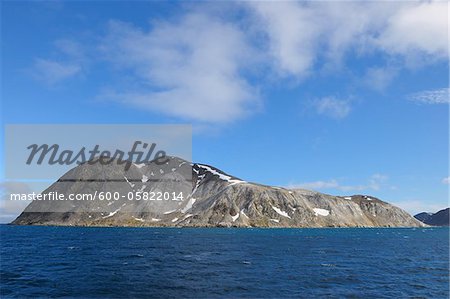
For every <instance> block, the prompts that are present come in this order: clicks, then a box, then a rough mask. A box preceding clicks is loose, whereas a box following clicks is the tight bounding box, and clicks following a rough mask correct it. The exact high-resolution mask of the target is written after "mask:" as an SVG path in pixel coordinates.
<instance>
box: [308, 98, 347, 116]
mask: <svg viewBox="0 0 450 299" xmlns="http://www.w3.org/2000/svg"><path fill="white" fill-rule="evenodd" d="M312 105H313V107H314V108H315V110H316V112H317V113H318V114H321V115H325V116H329V117H331V118H335V119H342V118H345V117H346V116H347V115H348V114H349V113H350V111H351V106H350V101H349V100H340V99H337V98H335V97H325V98H321V99H317V100H314V101H313V102H312Z"/></svg>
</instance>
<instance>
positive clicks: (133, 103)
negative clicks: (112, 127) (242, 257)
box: [1, 1, 449, 213]
mask: <svg viewBox="0 0 450 299" xmlns="http://www.w3.org/2000/svg"><path fill="white" fill-rule="evenodd" d="M1 5H2V12H1V13H2V21H1V22H2V95H1V96H2V126H4V125H5V124H11V123H28V124H29V123H36V124H41V123H47V124H48V123H50V124H52V123H55V124H57V123H83V124H85V123H87V124H89V123H111V124H120V123H124V124H125V123H133V124H140V123H156V124H164V123H180V124H185V123H188V124H192V125H193V128H194V136H193V159H194V160H195V161H196V162H202V163H208V164H211V165H215V166H217V167H219V168H221V169H223V170H224V171H226V172H228V173H230V174H233V175H236V176H239V177H241V178H243V179H245V180H248V181H254V182H259V183H263V184H268V185H278V186H288V187H303V188H309V189H314V190H318V191H322V192H325V193H330V194H339V195H343V194H371V195H373V196H377V197H380V198H381V199H383V200H386V201H389V202H392V203H394V204H397V205H399V206H400V207H402V208H405V209H406V210H408V211H409V212H411V213H415V212H419V211H423V210H426V211H436V210H438V209H440V208H443V207H446V206H448V199H449V195H448V188H449V179H448V177H449V174H448V167H449V158H448V150H449V148H448V147H449V99H448V97H449V96H448V82H449V69H448V27H447V22H448V9H447V3H445V2H399V3H395V2H371V3H362V2H333V3H331V2H330V3H328V2H308V3H299V2H283V3H275V2H234V3H222V2H196V3H193V2H191V3H188V4H186V3H180V2H173V3H168V2H164V1H161V2H140V1H133V2H129V3H127V2H102V1H82V2H64V3H63V2H26V1H21V2H9V1H3V2H2V3H1Z"/></svg>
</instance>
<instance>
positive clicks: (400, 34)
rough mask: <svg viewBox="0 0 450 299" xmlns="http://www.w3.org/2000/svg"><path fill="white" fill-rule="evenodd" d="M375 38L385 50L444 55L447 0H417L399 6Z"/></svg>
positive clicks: (445, 51) (446, 28)
mask: <svg viewBox="0 0 450 299" xmlns="http://www.w3.org/2000/svg"><path fill="white" fill-rule="evenodd" d="M377 42H378V44H379V45H380V47H382V48H383V49H384V50H386V51H387V52H392V53H398V54H402V55H408V54H409V53H410V52H412V51H419V52H423V53H425V54H428V55H433V56H438V57H444V58H447V57H448V43H449V40H448V3H447V1H433V2H431V1H427V2H418V3H414V5H405V7H401V8H400V9H399V10H398V11H397V12H396V13H395V14H394V15H393V16H391V17H390V18H389V21H388V25H387V27H386V29H385V30H384V31H382V32H381V34H380V36H379V38H378V40H377Z"/></svg>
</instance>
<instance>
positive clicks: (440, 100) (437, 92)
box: [408, 88, 450, 104]
mask: <svg viewBox="0 0 450 299" xmlns="http://www.w3.org/2000/svg"><path fill="white" fill-rule="evenodd" d="M408 98H409V99H410V100H411V101H414V102H416V103H419V104H449V103H450V92H449V88H439V89H433V90H425V91H421V92H418V93H414V94H411V95H409V97H408Z"/></svg>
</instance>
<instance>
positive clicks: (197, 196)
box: [13, 157, 424, 227]
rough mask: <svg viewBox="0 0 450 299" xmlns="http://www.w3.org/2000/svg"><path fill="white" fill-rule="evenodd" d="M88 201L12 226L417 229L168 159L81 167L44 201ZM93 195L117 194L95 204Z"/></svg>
mask: <svg viewBox="0 0 450 299" xmlns="http://www.w3.org/2000/svg"><path fill="white" fill-rule="evenodd" d="M52 192H53V194H56V193H59V194H64V195H66V196H68V195H69V194H92V195H93V194H95V193H96V192H97V199H96V200H90V201H33V202H32V203H31V204H30V205H29V206H28V207H27V208H26V209H25V210H24V211H23V212H22V214H21V215H20V216H19V217H18V218H17V219H16V220H14V221H13V224H20V225H75V226H76V225H79V226H194V227H211V226H225V227H230V226H236V227H418V226H424V225H423V224H422V223H421V222H420V221H418V220H416V219H415V218H413V217H412V216H410V215H409V214H408V213H406V212H405V211H403V210H401V209H399V208H397V207H395V206H392V205H390V204H388V203H386V202H383V201H381V200H379V199H377V198H374V197H371V196H364V195H353V196H345V197H341V196H331V195H326V194H322V193H318V192H313V191H308V190H303V189H295V190H289V189H285V188H279V187H271V186H264V185H259V184H255V183H249V182H246V181H243V180H240V179H238V178H236V177H233V176H230V175H228V174H226V173H224V172H222V171H220V170H218V169H216V168H214V167H212V166H209V165H204V164H191V163H188V162H187V161H184V160H181V159H178V158H175V157H173V158H171V159H170V160H169V162H167V163H165V164H163V165H158V164H156V163H154V162H151V163H149V164H146V165H134V164H133V165H132V166H131V168H130V169H129V170H128V171H127V172H126V173H124V171H123V167H121V166H119V165H114V164H113V165H105V166H102V165H98V164H95V165H88V164H83V165H80V166H78V167H76V168H74V169H72V170H71V171H69V172H68V173H66V174H65V175H64V176H63V177H61V178H60V179H59V180H58V181H57V182H55V183H54V184H53V185H51V186H50V187H49V188H48V189H47V190H45V191H44V192H43V194H51V193H52ZM99 192H104V193H105V192H114V194H120V195H121V196H120V198H119V196H117V200H99V199H98V193H99ZM139 192H141V193H140V194H141V195H142V192H144V193H145V192H155V194H157V193H158V192H161V193H162V194H165V193H168V194H169V196H168V197H170V198H172V197H176V196H177V195H179V194H180V192H182V194H183V200H164V199H162V200H139V201H137V200H130V197H129V196H130V194H131V196H133V197H134V198H136V194H138V193H139Z"/></svg>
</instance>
